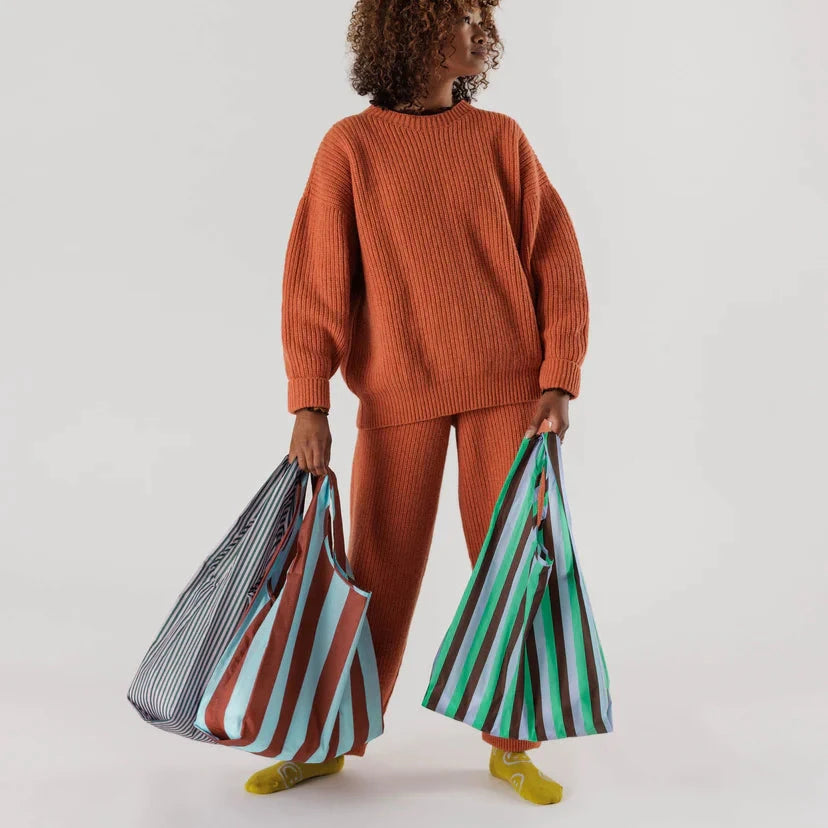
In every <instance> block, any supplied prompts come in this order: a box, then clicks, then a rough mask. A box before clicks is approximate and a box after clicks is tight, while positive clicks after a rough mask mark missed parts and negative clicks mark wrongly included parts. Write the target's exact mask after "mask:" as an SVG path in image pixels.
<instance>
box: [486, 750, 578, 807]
mask: <svg viewBox="0 0 828 828" xmlns="http://www.w3.org/2000/svg"><path fill="white" fill-rule="evenodd" d="M489 770H490V771H491V773H492V776H496V777H498V778H499V779H505V780H506V781H507V782H508V783H509V784H510V785H511V786H512V787H513V788H514V789H515V790H516V791H517V792H518V793H519V794H520V795H521V796H522V797H523V798H524V799H528V800H529V801H530V802H534V803H535V804H536V805H549V804H551V803H553V802H560V801H561V797H562V796H563V788H562V787H561V786H560V785H559V784H558V783H557V782H556V781H555V780H554V779H551V778H550V777H548V776H547V775H546V774H545V773H543V772H542V771H541V770H539V769H538V768H536V767H535V766H534V764H532V760H531V759H530V758H529V757H528V756H527V754H526V751H520V752H517V753H515V752H509V751H503V750H500V748H496V747H492V754H491V756H490V757H489Z"/></svg>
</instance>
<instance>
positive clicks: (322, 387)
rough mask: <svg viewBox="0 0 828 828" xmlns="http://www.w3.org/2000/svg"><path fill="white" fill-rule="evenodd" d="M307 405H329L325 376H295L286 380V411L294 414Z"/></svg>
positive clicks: (329, 399)
mask: <svg viewBox="0 0 828 828" xmlns="http://www.w3.org/2000/svg"><path fill="white" fill-rule="evenodd" d="M308 405H313V406H319V407H321V408H330V407H331V391H330V382H329V380H327V379H326V378H325V377H296V378H294V379H289V380H288V388H287V407H288V411H289V412H290V413H291V414H295V413H296V412H297V411H298V410H299V409H300V408H304V407H305V406H308Z"/></svg>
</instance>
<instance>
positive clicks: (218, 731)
mask: <svg viewBox="0 0 828 828" xmlns="http://www.w3.org/2000/svg"><path fill="white" fill-rule="evenodd" d="M314 480H315V482H314V487H313V498H312V500H311V503H310V506H309V507H308V510H307V512H306V513H305V516H304V517H303V519H302V527H301V529H300V530H299V534H298V536H297V538H296V548H295V550H294V552H293V555H292V559H291V560H290V563H289V565H288V566H287V568H286V569H283V570H280V571H279V572H278V573H274V575H275V576H278V577H266V578H265V579H264V581H263V583H262V585H261V587H260V589H259V591H258V592H257V594H256V595H255V596H254V598H253V601H252V605H251V607H250V609H249V610H248V612H247V614H246V616H245V617H244V618H243V619H242V621H241V623H240V624H239V626H238V628H237V629H236V632H235V634H234V636H233V639H232V641H230V642H229V644H228V646H227V647H226V649H225V650H224V652H223V653H222V654H221V657H220V658H219V660H218V662H217V663H216V665H215V668H214V669H213V671H212V674H211V676H210V678H209V680H208V682H207V685H206V687H205V689H204V693H203V695H202V699H201V702H200V705H199V708H198V713H197V716H196V720H195V726H196V727H197V728H199V729H200V730H202V731H203V732H204V733H205V734H208V735H209V736H211V737H212V738H213V739H215V740H216V741H217V744H220V745H224V746H226V747H235V748H239V749H241V750H245V751H248V752H249V753H255V754H258V755H259V756H267V757H270V758H274V759H285V760H293V761H295V762H323V761H325V760H327V759H332V758H333V757H334V756H338V755H340V754H343V753H346V752H348V751H349V750H351V749H352V748H353V747H355V746H358V745H363V744H365V743H366V742H368V741H370V740H371V739H374V738H376V737H377V736H379V735H380V734H381V733H382V732H383V715H382V706H381V701H380V686H379V677H378V673H377V663H376V656H375V653H374V646H373V641H372V639H371V632H370V629H369V626H368V618H367V609H368V602H369V600H370V597H371V593H370V592H367V591H365V590H362V589H360V588H359V587H358V586H357V585H356V584H355V583H354V573H353V570H352V569H351V566H350V563H349V561H348V558H347V556H346V554H345V543H344V538H343V531H342V515H341V509H340V501H339V490H338V488H337V484H336V476H335V475H334V473H333V471H331V470H330V469H329V470H328V473H327V474H326V475H324V476H322V477H316V478H314Z"/></svg>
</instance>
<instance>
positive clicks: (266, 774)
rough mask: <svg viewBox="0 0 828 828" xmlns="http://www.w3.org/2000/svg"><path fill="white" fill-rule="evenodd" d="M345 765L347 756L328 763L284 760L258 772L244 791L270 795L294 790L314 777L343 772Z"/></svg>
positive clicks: (247, 783)
mask: <svg viewBox="0 0 828 828" xmlns="http://www.w3.org/2000/svg"><path fill="white" fill-rule="evenodd" d="M344 765H345V756H344V754H343V755H340V756H334V758H333V759H329V760H328V761H327V762H291V761H290V760H287V759H283V760H282V761H281V762H277V763H276V764H275V765H270V766H269V767H267V768H262V769H261V770H260V771H256V773H254V774H253V776H251V777H250V779H248V780H247V782H245V783H244V789H245V790H246V791H248V792H249V793H255V794H269V793H276V791H284V790H287V789H288V788H292V787H293V786H294V785H297V784H298V783H299V782H304V781H305V780H306V779H312V778H313V777H314V776H326V775H327V774H330V773H336V772H337V771H340V770H342V768H343V767H344Z"/></svg>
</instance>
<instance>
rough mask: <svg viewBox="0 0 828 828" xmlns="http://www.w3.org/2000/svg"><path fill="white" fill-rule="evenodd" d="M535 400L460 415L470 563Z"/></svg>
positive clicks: (498, 742) (503, 744) (514, 742)
mask: <svg viewBox="0 0 828 828" xmlns="http://www.w3.org/2000/svg"><path fill="white" fill-rule="evenodd" d="M536 405H537V400H536V399H535V400H531V401H529V402H522V403H516V404H513V405H499V406H493V407H488V408H478V409H475V410H473V411H464V412H462V413H460V414H458V415H457V417H456V424H455V428H456V431H455V440H456V443H457V464H458V473H459V500H460V515H461V518H462V521H463V532H464V534H465V536H466V544H467V546H468V551H469V558H470V560H471V564H472V567H473V566H474V564H475V563H476V562H477V558H478V555H479V554H480V551H481V548H482V546H483V542H484V541H485V540H486V534H487V532H488V531H489V524H490V522H491V518H492V512H493V511H494V507H495V504H496V503H497V498H498V496H499V494H500V490H501V489H502V488H503V483H504V481H505V480H506V475H507V474H508V473H509V469H510V468H511V467H512V463H513V462H514V459H515V455H516V454H517V450H518V447H519V445H520V441H521V440H522V439H523V435H524V433H525V432H526V429H527V427H528V425H529V422H530V420H531V417H532V414H533V412H534V410H535V406H536ZM481 735H482V737H483V741H484V742H487V743H488V744H490V745H494V746H495V747H498V748H500V749H501V750H508V751H524V750H531V749H532V748H536V747H539V746H540V742H534V741H527V740H525V739H504V738H501V737H500V736H492V735H490V734H488V733H482V734H481Z"/></svg>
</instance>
